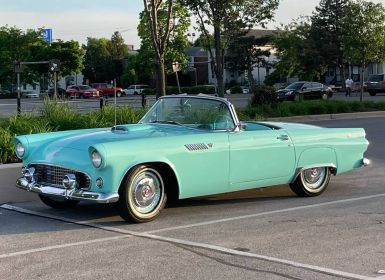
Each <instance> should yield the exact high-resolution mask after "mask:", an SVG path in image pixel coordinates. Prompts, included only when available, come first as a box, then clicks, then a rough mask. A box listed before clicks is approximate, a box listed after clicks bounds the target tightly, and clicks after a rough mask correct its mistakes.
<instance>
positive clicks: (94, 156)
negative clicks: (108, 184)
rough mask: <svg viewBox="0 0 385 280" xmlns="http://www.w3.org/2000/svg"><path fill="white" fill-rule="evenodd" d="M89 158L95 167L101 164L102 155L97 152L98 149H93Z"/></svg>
mask: <svg viewBox="0 0 385 280" xmlns="http://www.w3.org/2000/svg"><path fill="white" fill-rule="evenodd" d="M91 160H92V164H93V165H94V166H95V167H96V168H99V167H100V166H101V165H102V156H101V155H100V154H99V153H98V151H96V150H94V151H93V152H92V153H91Z"/></svg>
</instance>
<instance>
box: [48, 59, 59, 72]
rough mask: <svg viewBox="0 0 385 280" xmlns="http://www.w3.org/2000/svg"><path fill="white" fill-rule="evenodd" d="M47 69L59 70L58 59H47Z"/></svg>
mask: <svg viewBox="0 0 385 280" xmlns="http://www.w3.org/2000/svg"><path fill="white" fill-rule="evenodd" d="M49 71H51V72H59V71H60V61H59V60H58V59H51V60H50V61H49Z"/></svg>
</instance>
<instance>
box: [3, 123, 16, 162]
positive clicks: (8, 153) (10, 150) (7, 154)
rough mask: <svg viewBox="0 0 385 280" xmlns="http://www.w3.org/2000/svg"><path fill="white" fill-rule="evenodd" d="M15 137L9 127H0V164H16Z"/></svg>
mask: <svg viewBox="0 0 385 280" xmlns="http://www.w3.org/2000/svg"><path fill="white" fill-rule="evenodd" d="M13 138H14V135H13V134H12V133H11V132H10V130H9V127H6V128H2V127H0V163H10V162H16V161H17V158H16V157H15V151H14V147H13Z"/></svg>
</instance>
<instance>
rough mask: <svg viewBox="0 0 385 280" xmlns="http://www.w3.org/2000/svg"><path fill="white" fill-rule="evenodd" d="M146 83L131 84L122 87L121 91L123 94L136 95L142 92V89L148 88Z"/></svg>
mask: <svg viewBox="0 0 385 280" xmlns="http://www.w3.org/2000/svg"><path fill="white" fill-rule="evenodd" d="M148 88H149V87H148V85H131V86H129V87H128V88H126V89H124V90H123V92H124V94H125V95H130V94H133V95H137V94H142V92H143V90H145V89H148Z"/></svg>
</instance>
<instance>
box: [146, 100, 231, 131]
mask: <svg viewBox="0 0 385 280" xmlns="http://www.w3.org/2000/svg"><path fill="white" fill-rule="evenodd" d="M139 123H167V124H175V125H183V126H187V127H191V128H197V129H202V130H211V131H214V130H233V129H234V128H235V123H234V120H233V117H232V115H231V112H230V109H229V107H228V106H227V105H226V103H225V102H223V101H221V100H216V99H210V98H197V97H186V96H185V97H169V98H162V99H159V100H158V101H157V102H156V103H155V104H154V106H153V107H152V108H151V109H150V110H149V111H148V112H147V113H146V115H145V116H144V117H143V118H142V119H141V120H140V122H139Z"/></svg>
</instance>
